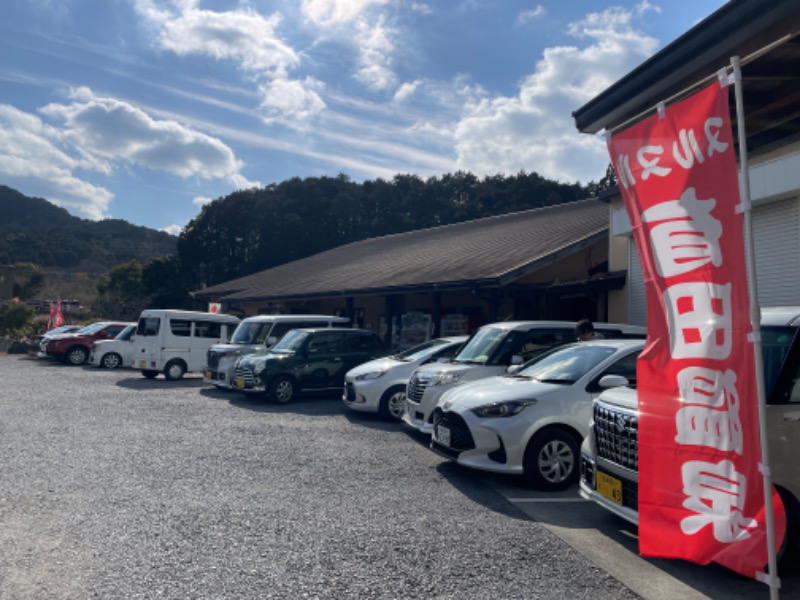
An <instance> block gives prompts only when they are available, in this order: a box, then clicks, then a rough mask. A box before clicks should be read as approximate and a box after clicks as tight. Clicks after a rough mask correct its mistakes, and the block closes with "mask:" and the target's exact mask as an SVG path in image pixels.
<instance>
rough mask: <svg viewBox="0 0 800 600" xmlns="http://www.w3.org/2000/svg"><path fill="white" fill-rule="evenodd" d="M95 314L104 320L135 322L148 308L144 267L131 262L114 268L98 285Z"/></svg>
mask: <svg viewBox="0 0 800 600" xmlns="http://www.w3.org/2000/svg"><path fill="white" fill-rule="evenodd" d="M97 294H98V299H97V302H96V303H95V306H94V307H93V308H94V313H95V314H97V315H103V317H104V318H108V319H115V320H121V321H135V320H136V319H137V318H138V317H139V314H140V313H141V312H142V310H144V308H146V306H147V294H146V293H145V289H144V286H143V285H142V265H141V264H139V261H137V260H131V261H129V262H126V263H124V264H121V265H117V266H116V267H114V268H112V269H111V270H110V271H109V272H108V273H106V274H105V275H103V276H102V277H100V280H99V282H98V283H97Z"/></svg>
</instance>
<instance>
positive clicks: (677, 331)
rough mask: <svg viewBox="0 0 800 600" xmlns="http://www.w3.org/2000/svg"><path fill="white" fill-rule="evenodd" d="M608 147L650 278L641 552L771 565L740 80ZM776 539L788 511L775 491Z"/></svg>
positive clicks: (715, 87)
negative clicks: (738, 112)
mask: <svg viewBox="0 0 800 600" xmlns="http://www.w3.org/2000/svg"><path fill="white" fill-rule="evenodd" d="M609 152H610V154H611V160H612V163H613V165H614V169H615V171H616V174H617V179H618V181H619V185H620V190H621V192H622V197H623V199H624V201H625V205H626V208H627V212H628V216H629V217H630V221H631V226H632V229H633V235H634V241H635V243H636V247H637V249H638V251H639V256H640V258H641V263H642V271H643V273H644V278H645V289H646V297H647V308H648V320H647V328H648V331H647V336H648V337H647V343H646V345H645V349H644V352H643V353H642V355H641V357H640V359H639V362H638V364H637V382H638V386H637V387H638V397H639V413H640V417H639V551H640V552H641V553H642V555H644V556H657V557H665V558H682V559H686V560H690V561H693V562H697V563H701V564H706V563H708V562H711V561H714V562H717V563H720V564H722V565H724V566H726V567H729V568H731V569H733V570H735V571H737V572H739V573H741V574H743V575H746V576H749V577H755V576H756V573H758V572H760V571H762V570H763V569H764V567H765V565H766V564H767V558H768V557H767V544H766V526H765V514H764V491H763V480H762V476H761V473H760V470H759V465H760V463H761V449H760V445H759V431H758V398H757V388H756V380H755V371H754V369H755V367H754V363H755V361H754V358H753V356H754V355H753V346H752V336H751V335H750V333H751V326H750V305H749V299H748V286H747V277H746V274H745V273H746V265H745V251H744V239H743V231H742V215H741V212H740V211H739V210H738V207H739V204H740V200H739V189H738V173H737V169H736V157H735V150H734V144H733V139H732V132H731V124H730V115H729V109H728V88H727V87H724V88H723V87H721V85H720V84H719V83H714V84H712V85H710V86H708V87H707V88H704V89H702V90H701V91H699V92H697V93H695V94H693V95H692V96H690V97H688V98H686V99H684V100H683V101H681V102H679V103H677V104H674V105H671V106H669V107H666V108H664V107H663V106H662V107H660V108H659V111H658V114H654V115H652V116H651V117H649V118H647V119H645V120H643V121H641V122H639V123H637V124H636V125H634V126H632V127H630V128H628V129H626V130H624V131H621V132H619V133H615V134H614V135H613V136H611V138H610V139H609ZM773 503H774V506H775V507H776V510H775V515H776V518H775V529H776V532H778V535H777V536H776V538H777V539H778V540H780V539H781V538H782V536H783V531H784V528H785V515H784V512H783V507H782V505H781V503H780V499H779V498H778V496H777V493H774V490H773Z"/></svg>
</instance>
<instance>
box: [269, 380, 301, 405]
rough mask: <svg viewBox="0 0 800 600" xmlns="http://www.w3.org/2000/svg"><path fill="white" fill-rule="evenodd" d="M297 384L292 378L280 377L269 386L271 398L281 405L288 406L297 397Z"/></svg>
mask: <svg viewBox="0 0 800 600" xmlns="http://www.w3.org/2000/svg"><path fill="white" fill-rule="evenodd" d="M295 387H296V386H295V382H294V380H293V379H292V378H291V377H286V376H285V375H279V376H278V377H276V378H275V379H274V380H273V381H272V383H271V384H270V386H269V396H270V398H272V399H273V400H275V401H276V402H279V403H280V404H288V403H289V402H291V401H292V400H294V397H295V395H296V390H295Z"/></svg>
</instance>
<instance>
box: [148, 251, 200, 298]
mask: <svg viewBox="0 0 800 600" xmlns="http://www.w3.org/2000/svg"><path fill="white" fill-rule="evenodd" d="M142 285H143V287H144V292H145V294H147V296H148V303H147V305H148V308H184V309H193V308H195V300H194V299H193V298H192V297H191V296H190V295H189V292H190V291H191V290H192V289H193V287H194V281H193V280H192V278H191V277H190V276H189V274H188V271H187V270H186V269H184V268H183V267H182V266H181V261H180V259H179V258H178V257H177V256H174V255H170V256H162V257H161V258H157V259H155V260H153V261H151V262H149V263H147V264H146V265H145V266H144V268H143V269H142Z"/></svg>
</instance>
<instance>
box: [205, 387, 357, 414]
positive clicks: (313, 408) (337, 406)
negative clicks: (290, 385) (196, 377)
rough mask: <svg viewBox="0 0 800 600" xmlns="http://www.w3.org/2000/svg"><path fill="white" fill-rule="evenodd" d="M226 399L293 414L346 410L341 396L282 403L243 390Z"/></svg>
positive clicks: (261, 410)
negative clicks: (244, 392) (245, 392)
mask: <svg viewBox="0 0 800 600" xmlns="http://www.w3.org/2000/svg"><path fill="white" fill-rule="evenodd" d="M201 393H202V392H201ZM223 394H224V392H223ZM209 397H211V394H209ZM213 397H215V398H216V397H218V396H217V394H214V396H213ZM224 399H226V400H227V401H228V402H229V403H230V404H231V406H235V407H237V408H243V409H246V410H251V411H253V412H259V413H290V414H293V415H310V416H315V417H316V416H319V417H322V416H330V415H341V414H342V412H343V411H344V410H346V409H345V407H344V406H343V405H342V401H341V400H340V399H339V398H331V397H330V396H328V397H322V396H317V397H314V396H304V397H301V398H298V399H297V400H293V401H292V402H290V403H289V404H280V403H278V402H273V401H272V400H270V399H269V398H267V397H265V396H261V395H250V394H243V393H241V392H234V393H233V395H228V394H225V395H224Z"/></svg>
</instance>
